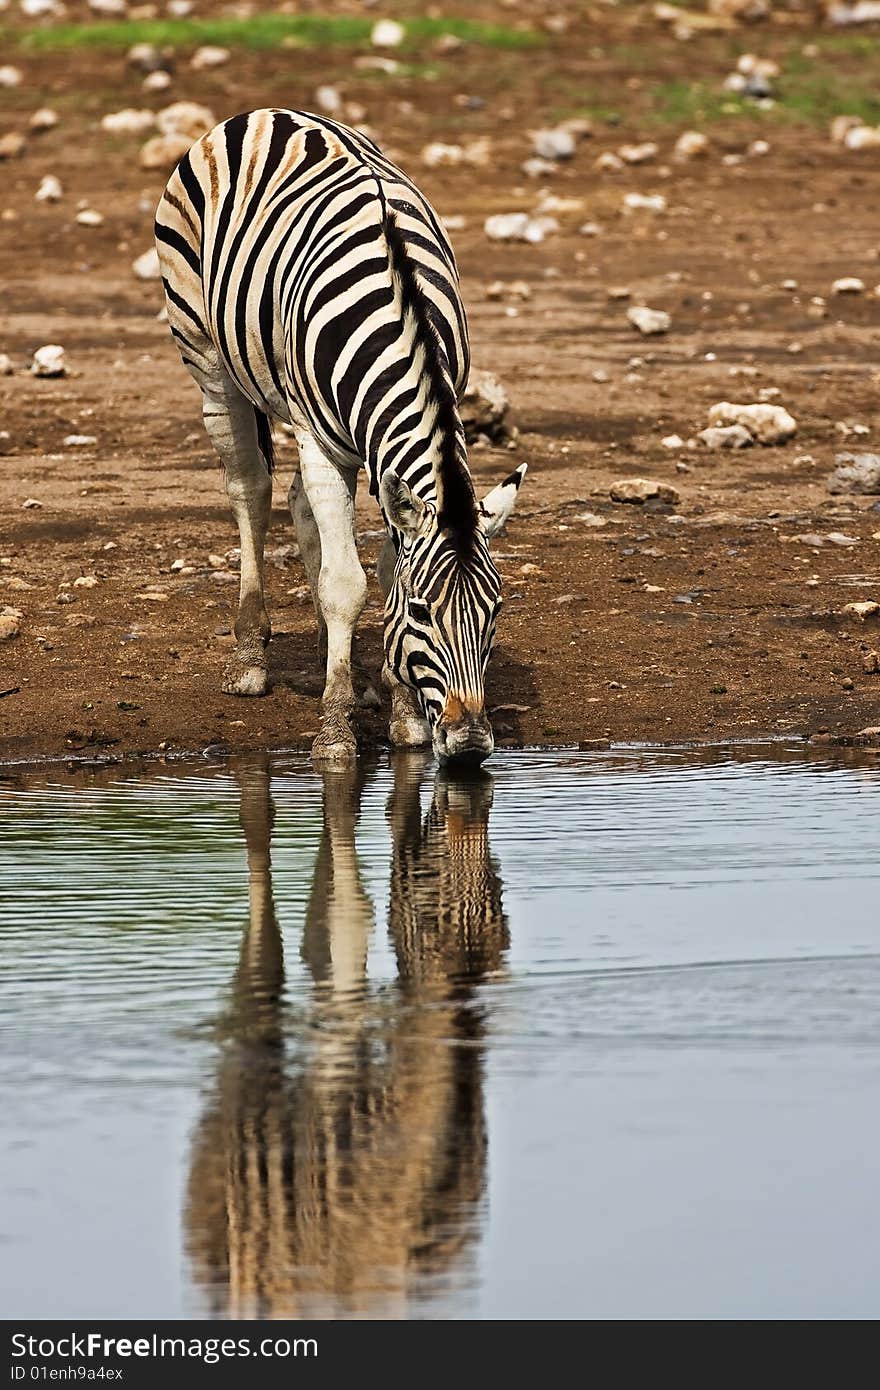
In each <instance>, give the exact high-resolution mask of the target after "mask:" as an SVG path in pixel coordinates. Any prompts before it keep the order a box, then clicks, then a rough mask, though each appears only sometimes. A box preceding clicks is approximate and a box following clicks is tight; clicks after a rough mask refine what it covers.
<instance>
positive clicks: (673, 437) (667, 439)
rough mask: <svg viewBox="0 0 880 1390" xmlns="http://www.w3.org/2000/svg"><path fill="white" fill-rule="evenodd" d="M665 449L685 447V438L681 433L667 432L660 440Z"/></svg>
mask: <svg viewBox="0 0 880 1390" xmlns="http://www.w3.org/2000/svg"><path fill="white" fill-rule="evenodd" d="M660 443H661V445H662V446H663V448H664V449H683V448H684V440H683V439H682V437H681V435H680V434H667V435H664V437H663V438H662V439H661V440H660Z"/></svg>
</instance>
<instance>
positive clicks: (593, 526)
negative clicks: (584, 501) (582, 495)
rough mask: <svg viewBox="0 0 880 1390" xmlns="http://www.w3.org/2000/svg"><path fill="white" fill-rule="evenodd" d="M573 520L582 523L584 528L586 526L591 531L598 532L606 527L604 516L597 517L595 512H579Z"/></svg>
mask: <svg viewBox="0 0 880 1390" xmlns="http://www.w3.org/2000/svg"><path fill="white" fill-rule="evenodd" d="M574 519H575V521H580V522H582V523H583V524H584V526H588V527H589V528H590V530H591V531H599V530H601V528H602V527H603V526H607V525H608V522H607V521H606V520H605V518H604V516H599V515H597V513H596V512H579V513H578V515H577V516H576V517H575V518H574Z"/></svg>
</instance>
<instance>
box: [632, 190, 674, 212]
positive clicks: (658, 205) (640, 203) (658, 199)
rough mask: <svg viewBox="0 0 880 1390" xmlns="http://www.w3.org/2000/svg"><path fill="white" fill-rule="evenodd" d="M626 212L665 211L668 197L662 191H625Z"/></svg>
mask: <svg viewBox="0 0 880 1390" xmlns="http://www.w3.org/2000/svg"><path fill="white" fill-rule="evenodd" d="M623 210H624V212H665V211H666V199H665V198H664V196H663V194H662V193H625V194H624V197H623Z"/></svg>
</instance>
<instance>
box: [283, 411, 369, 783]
mask: <svg viewBox="0 0 880 1390" xmlns="http://www.w3.org/2000/svg"><path fill="white" fill-rule="evenodd" d="M297 443H298V444H299V462H300V473H301V476H302V486H303V489H304V492H305V495H306V499H307V501H308V504H309V509H310V511H311V513H312V518H313V521H314V525H315V528H316V530H317V533H318V538H319V542H320V557H321V558H320V568H319V571H318V580H317V592H318V603H317V607H318V608H319V610H320V614H321V616H322V618H323V620H324V623H325V625H326V629H327V680H326V684H325V686H324V697H323V701H322V719H321V730H320V733H319V734H318V736H317V738H316V739H315V741H314V743H313V744H312V757H313V758H315V759H316V760H318V761H321V762H331V763H332V762H345V761H347V760H348V759H349V758H353V757H354V756H355V754H356V753H357V740H356V739H355V735H354V729H353V727H352V722H351V721H352V716H353V714H354V707H355V698H354V687H353V686H352V680H351V642H352V637H353V635H354V628H355V624H356V623H357V620H358V618H359V617H360V615H361V611H362V609H363V606H364V603H365V602H366V597H367V577H366V575H365V574H364V571H363V567H362V566H361V562H360V560H359V559H358V553H357V546H356V544H355V536H354V499H355V493H356V490H357V480H358V475H357V473H356V472H352V473H351V474H343V473H342V472H341V471H340V470H339V469H338V468H336V467H335V465H334V464H333V463H332V462H331V461H330V460H329V459H328V458H326V457H325V456H324V454H323V453H322V452H321V450H320V449H319V447H318V445H317V443H316V442H315V440H314V439H313V437H312V436H311V434H308V433H307V432H306V431H302V432H301V433H300V434H298V435H297Z"/></svg>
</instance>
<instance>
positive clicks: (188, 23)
mask: <svg viewBox="0 0 880 1390" xmlns="http://www.w3.org/2000/svg"><path fill="white" fill-rule="evenodd" d="M374 23H375V19H373V18H362V17H360V16H357V15H311V14H308V15H280V14H261V15H254V16H253V18H251V19H150V20H127V19H126V20H119V21H107V22H106V23H98V24H56V25H52V26H51V28H47V29H35V30H31V31H29V32H28V33H25V34H18V35H17V36H16V37H17V41H18V43H19V45H20V46H21V47H24V48H30V49H38V50H40V51H41V52H47V51H50V50H58V49H68V48H129V47H130V46H131V45H132V44H135V43H154V44H158V45H160V46H163V47H164V46H165V45H167V44H170V45H172V46H174V47H181V48H182V47H186V46H189V45H195V44H221V45H223V46H225V47H229V48H232V47H240V48H257V49H266V48H278V47H279V46H280V45H281V44H282V43H284V42H286V43H287V44H288V45H290V44H294V45H297V46H302V47H303V48H319V47H329V46H331V45H337V46H341V47H355V46H359V45H361V44H365V43H368V42H369V39H370V33H371V32H372V28H373V24H374ZM404 27H405V29H406V37H405V39H404V41H403V43H402V44H401V46H400V48H401V49H404V50H405V49H407V48H414V47H416V46H418V45H419V44H420V43H423V42H424V41H425V40H427V39H435V38H439V37H440V36H441V35H442V34H454V35H455V36H456V38H460V39H464V40H465V41H466V42H467V43H475V44H481V45H483V46H484V47H488V48H504V49H521V48H534V47H536V46H537V45H539V44H546V43H548V42H549V37H548V36H546V35H544V34H543V33H541V32H539V31H538V30H535V29H519V28H514V27H513V26H511V25H504V24H485V23H483V22H481V21H480V20H474V19H455V18H452V17H449V18H446V19H429V18H427V17H416V18H414V19H410V20H407V21H406V23H405V26H404ZM0 39H2V40H3V41H4V42H6V43H9V42H10V41H12V39H13V34H12V32H11V31H9V30H7V31H6V32H5V33H2V32H0ZM399 51H400V49H376V52H377V53H382V54H386V55H387V56H389V57H393V56H394V55H395V53H397V52H399Z"/></svg>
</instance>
